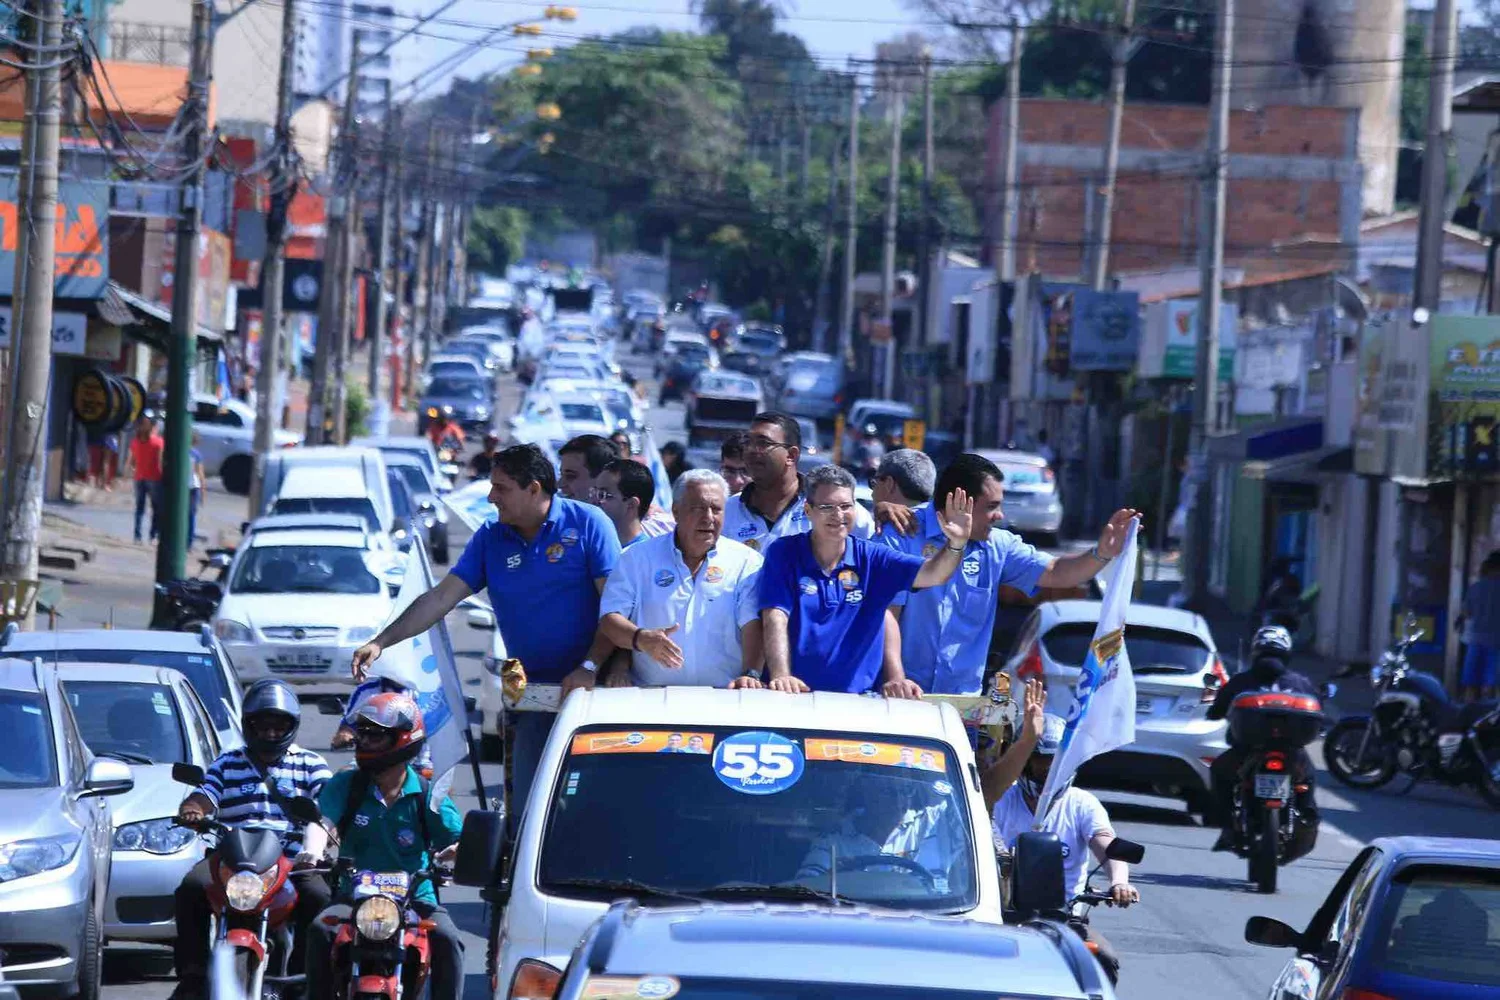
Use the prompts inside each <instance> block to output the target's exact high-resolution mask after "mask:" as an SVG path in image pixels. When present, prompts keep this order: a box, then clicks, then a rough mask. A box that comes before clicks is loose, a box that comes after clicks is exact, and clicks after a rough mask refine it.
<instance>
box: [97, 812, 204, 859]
mask: <svg viewBox="0 0 1500 1000" xmlns="http://www.w3.org/2000/svg"><path fill="white" fill-rule="evenodd" d="M192 842H193V831H192V830H189V829H188V828H187V827H185V826H177V825H176V824H174V823H173V822H172V821H171V820H170V819H147V820H142V821H141V822H139V823H126V824H125V825H124V826H122V827H120V828H119V829H118V830H116V831H115V842H114V845H115V850H117V851H145V852H146V853H147V854H176V853H177V852H178V851H180V850H182V849H183V848H184V847H186V846H187V845H188V844H191V843H192Z"/></svg>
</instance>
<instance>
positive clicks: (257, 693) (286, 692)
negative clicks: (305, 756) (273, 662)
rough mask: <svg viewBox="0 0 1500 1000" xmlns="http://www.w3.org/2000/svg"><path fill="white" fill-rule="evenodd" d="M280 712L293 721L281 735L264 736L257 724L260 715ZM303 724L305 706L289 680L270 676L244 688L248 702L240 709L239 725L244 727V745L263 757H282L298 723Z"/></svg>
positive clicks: (294, 735) (295, 731) (286, 718)
mask: <svg viewBox="0 0 1500 1000" xmlns="http://www.w3.org/2000/svg"><path fill="white" fill-rule="evenodd" d="M266 715H273V716H281V717H282V718H284V719H285V720H287V721H289V722H290V723H291V725H290V726H288V727H287V730H286V733H285V735H283V736H282V737H281V738H280V739H275V740H270V739H265V738H263V737H262V736H261V735H260V733H259V727H258V726H257V725H256V720H257V718H258V717H261V716H266ZM301 724H302V706H301V705H300V704H298V702H297V692H295V691H293V690H292V688H291V686H290V685H289V684H287V682H286V681H281V680H277V679H276V678H274V677H267V678H264V679H263V680H258V681H256V682H255V683H254V684H251V685H250V687H249V688H247V689H246V691H245V704H244V707H243V708H241V709H240V728H241V729H243V730H244V734H245V746H247V747H249V748H250V751H251V752H252V753H254V754H255V755H256V756H257V757H260V758H262V759H263V760H272V761H274V760H280V759H281V757H282V755H284V754H285V753H286V752H287V750H288V748H290V747H291V745H292V741H293V740H295V739H296V738H297V727H298V726H300V725H301Z"/></svg>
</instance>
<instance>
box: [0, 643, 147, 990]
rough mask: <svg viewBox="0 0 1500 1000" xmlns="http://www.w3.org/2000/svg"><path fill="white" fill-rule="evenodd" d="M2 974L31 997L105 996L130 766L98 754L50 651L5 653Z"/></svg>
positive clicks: (0, 720) (0, 728) (0, 763)
mask: <svg viewBox="0 0 1500 1000" xmlns="http://www.w3.org/2000/svg"><path fill="white" fill-rule="evenodd" d="M0 732H3V733H4V734H5V739H4V740H3V741H0V978H3V979H4V980H5V982H6V984H7V985H9V986H14V987H16V988H18V989H19V990H20V991H21V993H22V995H23V996H24V997H26V998H27V1000H33V998H41V997H47V998H51V997H80V998H82V1000H98V997H99V991H100V970H101V968H102V954H103V950H104V918H105V912H104V901H105V897H106V896H107V895H108V893H109V882H110V838H111V835H112V829H111V824H110V810H109V805H108V803H107V802H105V800H104V797H105V796H109V795H120V794H123V793H125V792H128V791H130V789H131V788H132V787H133V785H134V784H135V782H134V779H133V778H132V777H131V774H130V769H129V768H128V767H126V766H125V765H124V764H122V763H121V762H120V761H118V760H110V759H108V758H104V757H95V756H93V755H92V754H91V753H89V749H88V747H87V746H85V745H84V742H83V738H82V737H81V736H80V735H79V732H78V725H77V723H76V722H75V720H74V718H73V713H72V711H71V710H70V709H69V708H68V702H67V698H66V697H65V696H64V694H63V690H62V686H61V684H60V682H59V680H58V676H57V668H56V667H54V666H53V665H52V664H51V663H48V662H46V661H44V660H41V659H36V660H21V659H0Z"/></svg>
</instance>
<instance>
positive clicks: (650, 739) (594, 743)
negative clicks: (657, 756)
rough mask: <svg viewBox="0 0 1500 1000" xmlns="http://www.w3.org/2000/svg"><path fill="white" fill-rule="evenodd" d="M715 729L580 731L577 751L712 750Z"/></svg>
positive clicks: (653, 751) (691, 751)
mask: <svg viewBox="0 0 1500 1000" xmlns="http://www.w3.org/2000/svg"><path fill="white" fill-rule="evenodd" d="M713 748H714V734H713V733H694V732H689V731H687V730H683V729H661V730H654V729H653V730H639V729H638V730H634V731H632V732H618V733H579V734H578V735H577V736H574V737H573V753H574V754H576V755H583V754H595V753H701V754H707V753H712V752H713Z"/></svg>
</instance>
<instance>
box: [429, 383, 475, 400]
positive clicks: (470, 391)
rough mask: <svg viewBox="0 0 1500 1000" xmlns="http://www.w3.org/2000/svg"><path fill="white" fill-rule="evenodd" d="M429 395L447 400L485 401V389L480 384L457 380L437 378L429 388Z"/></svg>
mask: <svg viewBox="0 0 1500 1000" xmlns="http://www.w3.org/2000/svg"><path fill="white" fill-rule="evenodd" d="M427 395H429V396H439V397H443V398H445V399H473V400H478V401H481V402H482V401H483V400H484V387H483V386H481V385H480V384H479V383H478V382H474V381H468V380H460V379H456V378H435V379H433V380H432V384H431V385H429V386H428V387H427Z"/></svg>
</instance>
